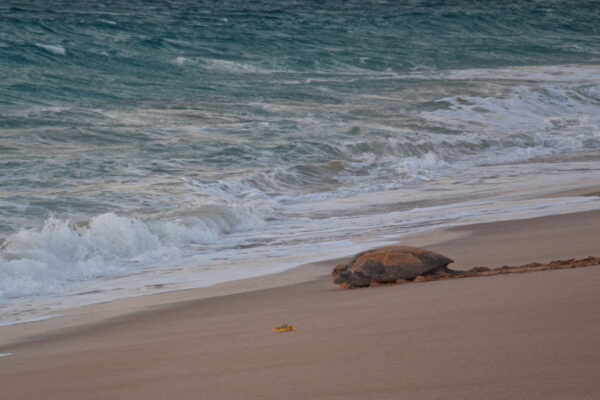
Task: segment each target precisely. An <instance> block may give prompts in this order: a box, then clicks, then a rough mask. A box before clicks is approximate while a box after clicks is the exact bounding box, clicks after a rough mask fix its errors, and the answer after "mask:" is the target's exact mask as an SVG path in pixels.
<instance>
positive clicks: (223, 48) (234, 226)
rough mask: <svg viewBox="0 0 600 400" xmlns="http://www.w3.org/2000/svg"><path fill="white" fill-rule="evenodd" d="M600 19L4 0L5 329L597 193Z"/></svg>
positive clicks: (550, 209)
mask: <svg viewBox="0 0 600 400" xmlns="http://www.w3.org/2000/svg"><path fill="white" fill-rule="evenodd" d="M599 10H600V7H598V4H597V2H593V1H581V2H576V3H574V2H566V1H537V2H531V1H509V2H502V4H482V3H481V2H471V1H456V2H452V4H439V3H438V2H427V1H409V2H403V3H402V4H397V2H385V1H377V2H375V1H373V2H369V1H360V2H358V1H356V2H354V1H350V2H348V1H345V2H340V1H329V2H324V3H323V2H318V3H317V2H309V1H301V2H281V1H278V2H273V1H263V2H254V3H253V4H252V5H249V4H246V2H235V1H227V2H221V3H220V4H219V5H214V4H212V2H198V1H194V2H192V1H169V2H165V1H154V2H147V1H146V2H131V1H129V2H124V1H98V2H93V4H92V3H89V4H88V2H84V3H83V4H81V2H73V1H56V2H52V7H49V5H48V2H46V1H41V0H40V1H33V0H28V1H18V2H17V1H14V2H11V1H8V2H3V3H2V4H1V5H0V21H1V23H0V171H2V172H1V173H0V243H1V244H0V299H2V303H3V304H2V307H3V310H2V321H1V322H9V323H10V322H11V321H12V322H14V321H17V320H20V319H27V318H37V317H39V316H40V315H43V314H44V313H45V312H47V311H48V310H53V309H59V308H61V307H68V306H72V305H74V304H85V303H89V302H96V301H106V300H110V299H113V298H119V297H127V296H131V295H138V294H145V293H152V292H156V291H162V290H173V289H177V288H183V287H197V286H206V285H210V284H214V283H217V282H221V281H226V280H233V279H240V278H243V277H248V276H256V275H260V274H265V273H270V272H275V271H278V270H281V269H285V268H289V267H292V266H294V265H298V264H300V263H302V262H306V261H310V260H316V259H322V258H326V257H329V256H335V255H346V254H350V253H353V252H355V251H358V250H360V249H361V248H364V247H368V246H372V245H376V244H379V243H384V242H387V241H390V240H393V239H395V238H397V237H398V236H399V235H402V234H406V233H410V232H414V231H416V230H423V229H435V228H439V227H443V226H449V225H456V224H464V223H468V222H478V221H487V220H497V219H507V218H516V217H528V216H535V215H545V214H552V213H561V212H569V211H574V210H587V209H596V208H599V204H598V200H597V198H595V197H585V198H579V197H578V198H569V199H559V198H546V199H543V200H539V199H538V200H532V197H535V196H538V195H540V194H544V193H547V192H550V191H552V190H556V188H557V187H560V188H568V187H575V186H576V185H586V184H589V183H590V182H597V178H598V166H599V164H598V162H597V161H596V158H595V157H592V158H591V159H590V158H589V157H587V156H586V154H589V153H580V152H590V151H595V150H598V149H600V67H599V65H600V40H598V38H599V37H600V35H599V33H600V32H599V31H600V29H599V28H598V24H597V21H598V18H599V17H600V11H599ZM569 154H575V155H574V156H572V157H571V158H569V160H568V161H564V160H563V162H560V161H561V160H560V157H563V156H565V155H569ZM594 154H595V153H594ZM548 156H552V157H558V159H557V158H552V157H550V158H548ZM540 157H542V158H540ZM544 157H545V158H544ZM586 157H587V158H586ZM531 160H534V161H531ZM526 161H531V162H526ZM575 161H580V162H575ZM156 285H158V286H156ZM81 293H84V294H81ZM25 310H28V311H25Z"/></svg>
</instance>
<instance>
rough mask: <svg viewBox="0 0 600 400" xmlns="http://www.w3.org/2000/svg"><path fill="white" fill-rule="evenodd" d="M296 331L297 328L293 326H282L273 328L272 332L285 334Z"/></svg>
mask: <svg viewBox="0 0 600 400" xmlns="http://www.w3.org/2000/svg"><path fill="white" fill-rule="evenodd" d="M295 329H296V327H295V326H293V325H288V324H281V325H280V326H276V327H275V328H273V329H272V330H271V332H275V333H283V332H291V331H293V330H295Z"/></svg>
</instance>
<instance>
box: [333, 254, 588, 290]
mask: <svg viewBox="0 0 600 400" xmlns="http://www.w3.org/2000/svg"><path fill="white" fill-rule="evenodd" d="M594 265H600V257H593V256H589V257H586V258H580V259H575V258H570V259H566V260H555V261H550V262H549V263H546V264H542V263H529V264H523V265H518V266H509V265H504V266H502V267H499V268H488V267H475V268H471V269H470V270H467V271H464V273H461V274H456V275H419V276H417V277H415V278H414V279H412V280H398V281H396V282H391V283H380V282H371V284H370V285H369V287H373V286H384V285H400V284H407V283H419V282H430V281H439V280H447V279H462V278H472V277H482V276H494V275H504V274H524V273H529V272H538V271H548V270H558V269H571V268H582V267H591V266H594ZM340 287H341V288H342V289H349V288H348V287H345V286H344V285H343V284H341V285H340Z"/></svg>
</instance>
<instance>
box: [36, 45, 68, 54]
mask: <svg viewBox="0 0 600 400" xmlns="http://www.w3.org/2000/svg"><path fill="white" fill-rule="evenodd" d="M36 46H37V47H39V48H41V49H44V50H46V51H49V52H50V53H53V54H56V55H59V56H64V55H65V54H67V49H65V48H64V47H63V46H59V45H52V44H39V43H36Z"/></svg>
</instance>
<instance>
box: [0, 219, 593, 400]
mask: <svg viewBox="0 0 600 400" xmlns="http://www.w3.org/2000/svg"><path fill="white" fill-rule="evenodd" d="M404 244H409V245H421V246H422V245H425V244H427V245H428V246H427V247H428V248H430V249H432V250H435V251H439V252H441V253H442V254H445V255H448V256H449V257H451V258H454V259H455V260H456V264H454V265H452V267H453V268H457V269H468V268H471V267H474V266H488V267H499V266H502V265H506V264H509V265H518V264H525V263H530V262H548V261H551V260H554V259H560V258H563V259H564V258H581V257H586V256H590V255H594V256H599V255H600V212H586V213H578V214H569V215H561V216H552V217H544V218H537V219H531V220H519V221H508V222H499V223H491V224H481V225H472V226H468V227H461V228H456V229H452V230H450V231H446V232H438V233H430V234H425V235H420V236H418V237H414V238H412V239H411V242H410V243H404ZM334 263H335V262H326V263H320V264H313V265H311V266H309V267H307V268H304V269H303V268H300V269H298V270H294V271H289V272H287V273H284V274H279V275H277V276H272V277H269V278H259V279H255V280H248V281H242V282H238V283H233V284H230V285H229V286H226V287H225V289H224V288H223V287H221V292H218V289H213V290H214V292H213V295H214V294H215V293H220V294H226V293H233V294H226V295H221V296H217V297H208V296H209V295H207V294H206V290H204V289H203V290H192V291H185V292H182V293H177V294H169V295H166V296H165V297H163V300H164V301H161V303H162V304H160V305H157V304H155V303H156V298H155V299H154V304H155V305H153V306H149V305H146V306H145V307H142V306H141V304H143V303H144V302H148V301H149V300H148V299H130V300H127V301H121V302H113V303H110V304H108V305H104V306H102V305H99V306H92V307H91V308H82V309H80V310H79V311H74V314H72V315H71V319H70V320H69V318H66V320H67V322H64V321H63V322H62V325H60V323H59V322H56V321H54V322H52V323H54V324H55V325H54V326H52V325H46V328H43V327H44V323H42V322H40V323H37V324H35V323H34V324H24V325H22V326H20V327H12V328H11V327H6V328H3V329H0V335H4V337H3V338H2V341H3V343H6V344H5V345H2V346H0V353H12V355H11V356H6V357H0V387H1V388H2V393H3V396H2V397H3V398H7V399H82V398H85V399H166V398H169V399H188V398H189V399H279V398H294V399H317V398H319V399H321V398H331V399H335V398H352V399H398V398H407V399H508V398H510V399H597V398H600V368H598V366H599V365H600V291H599V290H598V288H599V287H600V266H591V267H585V268H577V269H569V270H556V271H542V272H535V273H527V274H514V275H498V276H492V277H482V278H466V279H457V280H447V281H434V282H424V283H411V284H405V285H398V286H382V287H376V288H368V289H354V290H338V289H336V288H335V287H334V286H333V285H332V283H331V279H330V277H329V276H328V274H329V271H330V270H331V268H332V267H333V265H334ZM294 274H296V275H294ZM261 279H262V281H264V282H263V283H262V285H263V287H262V288H261V286H260V285H261V284H260V282H261ZM286 281H288V282H301V283H296V284H292V285H288V286H281V285H283V284H284V283H285V282H286ZM250 289H259V290H252V291H248V290H250ZM223 290H225V291H223ZM203 292H204V294H201V293H203ZM169 296H170V297H169ZM202 296H204V297H205V298H200V297H202ZM152 297H154V296H152ZM136 302H137V303H136ZM93 307H96V308H93ZM102 307H104V309H103V310H102ZM119 308H120V310H118V309H119ZM111 309H112V314H111V311H110V310H111ZM85 310H88V311H87V312H86V311H85ZM94 310H95V311H94ZM108 317H111V318H108ZM86 318H87V320H86ZM106 318H108V319H106ZM68 321H70V322H68ZM282 322H287V323H289V324H293V325H295V326H296V327H297V330H296V331H293V332H290V333H283V334H276V333H272V332H271V329H272V328H273V327H275V326H276V325H279V324H280V323H282ZM46 324H50V322H46ZM56 324H57V325H56ZM28 325H29V326H28ZM8 328H11V329H8ZM58 328H61V329H60V330H58V331H57V329H58ZM28 329H29V330H31V332H29V333H28V334H27V332H26V331H27V330H28ZM19 330H20V331H19ZM11 335H12V336H11ZM32 335H33V337H35V339H31V337H32ZM27 337H29V339H27V340H25V341H21V342H20V343H18V341H19V340H23V339H24V338H27ZM10 342H12V344H11V343H10Z"/></svg>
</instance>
